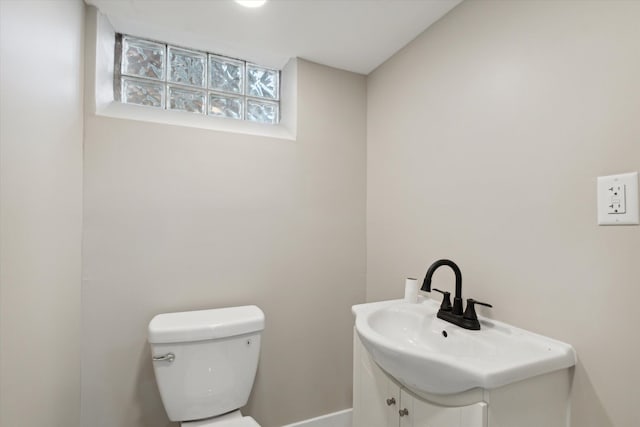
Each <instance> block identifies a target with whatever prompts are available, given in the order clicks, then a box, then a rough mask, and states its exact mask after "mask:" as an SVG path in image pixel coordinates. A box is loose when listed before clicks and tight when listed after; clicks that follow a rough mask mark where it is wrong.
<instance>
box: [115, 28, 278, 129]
mask: <svg viewBox="0 0 640 427" xmlns="http://www.w3.org/2000/svg"><path fill="white" fill-rule="evenodd" d="M115 58H116V63H115V76H114V95H115V99H116V100H119V101H120V102H123V103H125V104H137V105H144V106H148V107H153V108H159V109H166V110H179V111H186V112H189V113H195V114H203V115H209V116H216V117H225V118H231V119H237V120H248V121H252V122H260V123H268V124H277V123H278V122H279V120H280V71H278V70H273V69H271V68H267V67H262V66H259V65H256V64H251V63H248V62H246V61H242V60H238V59H234V58H228V57H226V56H220V55H215V54H213V53H209V52H201V51H197V50H193V49H185V48H182V47H178V46H172V45H168V44H166V43H160V42H156V41H152V40H144V39H141V38H138V37H132V36H128V35H123V34H117V35H116V51H115Z"/></svg>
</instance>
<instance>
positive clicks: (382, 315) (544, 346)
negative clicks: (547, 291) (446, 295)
mask: <svg viewBox="0 0 640 427" xmlns="http://www.w3.org/2000/svg"><path fill="white" fill-rule="evenodd" d="M438 308H439V302H436V301H434V300H430V299H424V300H422V301H421V302H419V303H417V304H409V303H406V302H403V301H402V300H392V301H382V302H377V303H369V304H361V305H355V306H353V308H352V310H353V313H354V314H355V316H356V331H357V333H358V336H359V337H360V340H361V341H362V344H363V345H364V347H365V348H366V349H367V351H368V352H369V353H370V354H371V357H372V358H373V360H374V361H375V362H376V363H377V364H378V365H379V366H380V367H381V368H382V369H383V370H384V371H386V372H387V373H388V374H389V375H391V376H392V377H393V378H395V379H396V380H397V381H398V382H400V383H401V384H403V385H404V386H405V387H407V388H409V389H412V390H414V391H416V392H426V393H432V394H439V395H449V394H455V393H462V392H464V391H467V390H471V389H474V388H483V389H494V388H498V387H501V386H504V385H507V384H511V383H514V382H516V381H521V380H525V379H527V378H531V377H534V376H537V375H542V374H546V373H549V372H553V371H556V370H560V369H565V368H569V367H571V366H573V365H575V363H576V353H575V351H574V349H573V347H571V346H570V345H569V344H566V343H563V342H560V341H556V340H554V339H551V338H547V337H545V336H542V335H538V334H535V333H533V332H529V331H526V330H523V329H519V328H516V327H514V326H511V325H508V324H506V323H502V322H498V321H495V320H489V319H486V318H483V317H482V316H478V317H479V319H480V324H481V330H479V331H472V330H467V329H463V328H460V327H459V326H456V325H453V324H451V323H448V322H445V321H444V320H441V319H438V318H437V317H436V314H437V312H438Z"/></svg>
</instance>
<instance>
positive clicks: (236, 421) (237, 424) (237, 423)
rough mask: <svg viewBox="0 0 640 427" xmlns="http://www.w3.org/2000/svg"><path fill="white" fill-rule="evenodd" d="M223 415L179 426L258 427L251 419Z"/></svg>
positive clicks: (234, 415) (237, 412)
mask: <svg viewBox="0 0 640 427" xmlns="http://www.w3.org/2000/svg"><path fill="white" fill-rule="evenodd" d="M229 415H231V416H229ZM229 415H223V416H221V417H214V418H209V419H206V420H199V421H188V422H183V423H182V424H180V426H181V427H260V424H258V423H257V422H256V420H254V419H253V418H251V417H243V416H242V415H240V416H238V415H239V411H236V413H235V414H229Z"/></svg>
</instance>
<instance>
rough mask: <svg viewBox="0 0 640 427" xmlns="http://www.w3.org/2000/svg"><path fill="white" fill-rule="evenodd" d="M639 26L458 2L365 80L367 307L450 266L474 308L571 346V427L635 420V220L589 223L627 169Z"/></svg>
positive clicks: (613, 8) (556, 10) (517, 5)
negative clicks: (601, 194)
mask: <svg viewBox="0 0 640 427" xmlns="http://www.w3.org/2000/svg"><path fill="white" fill-rule="evenodd" d="M638 22H640V3H639V2H623V1H606V2H605V1H602V2H598V1H594V2H586V1H583V2H578V1H553V2H546V1H467V2H464V3H463V4H462V5H460V6H458V7H457V8H456V9H454V10H453V11H452V12H451V13H449V14H448V15H447V16H445V17H444V18H443V19H442V20H441V21H439V22H438V23H437V24H436V25H434V26H433V27H432V28H430V29H429V30H427V31H426V32H425V33H423V34H422V35H421V36H420V37H418V38H417V39H416V40H415V41H413V42H412V43H411V44H409V45H408V46H407V47H406V48H405V49H404V50H402V51H401V52H400V53H398V54H396V55H395V56H394V57H393V58H392V59H391V60H389V61H387V62H386V63H385V64H384V65H383V66H381V67H379V68H378V69H377V70H376V71H375V72H374V73H373V74H371V75H370V76H369V77H368V79H367V97H368V101H367V104H368V109H367V114H368V115H367V135H368V137H367V155H368V160H367V175H368V178H367V197H368V198H367V299H368V300H370V301H374V300H381V299H386V298H391V297H398V296H400V295H401V293H402V289H403V278H405V277H424V274H425V271H426V269H427V267H428V266H429V265H430V264H431V263H432V262H433V261H435V260H437V259H438V258H451V259H453V260H455V261H456V262H457V263H458V264H459V265H460V267H461V269H462V273H463V294H464V295H463V296H464V297H473V298H477V299H479V300H481V301H487V302H490V303H493V304H494V307H495V308H494V309H493V310H492V311H484V313H487V314H490V315H491V316H493V317H495V318H498V319H503V320H505V321H507V322H511V323H513V324H515V325H518V326H521V327H524V328H527V329H530V330H533V331H537V332H540V333H543V334H546V335H549V336H552V337H555V338H558V339H561V340H564V341H567V342H569V343H571V344H573V345H574V346H575V348H576V350H577V352H578V357H579V363H578V366H577V369H576V375H575V383H574V391H573V397H574V398H573V403H574V413H573V425H574V426H576V427H630V426H636V425H640V415H638V414H639V412H638V408H637V406H638V393H637V386H638V383H639V382H640V365H638V363H637V361H638V360H640V340H639V339H638V336H639V335H638V332H637V330H636V327H637V325H638V324H639V323H640V311H639V310H638V307H637V305H638V304H637V302H638V300H640V262H639V261H640V227H638V226H628V227H598V226H597V225H596V193H595V188H596V181H595V179H596V177H597V176H599V175H606V174H611V173H617V172H629V171H634V170H635V171H637V170H639V169H640V120H639V118H640V79H639V76H640V50H639V43H638V41H639V40H640V26H639V25H638ZM452 276H453V275H452V274H451V273H450V272H449V271H442V272H438V273H437V285H436V286H438V287H443V288H447V289H451V288H452V281H453V277H452Z"/></svg>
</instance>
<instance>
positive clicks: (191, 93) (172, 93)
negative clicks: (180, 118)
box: [167, 86, 207, 114]
mask: <svg viewBox="0 0 640 427" xmlns="http://www.w3.org/2000/svg"><path fill="white" fill-rule="evenodd" d="M167 90H168V91H169V93H168V94H167V96H168V100H167V102H168V105H169V109H171V110H182V111H189V112H192V113H200V114H204V113H205V105H206V101H207V94H206V92H205V91H203V90H190V89H185V88H181V87H175V86H169V87H168V88H167Z"/></svg>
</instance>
